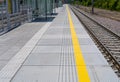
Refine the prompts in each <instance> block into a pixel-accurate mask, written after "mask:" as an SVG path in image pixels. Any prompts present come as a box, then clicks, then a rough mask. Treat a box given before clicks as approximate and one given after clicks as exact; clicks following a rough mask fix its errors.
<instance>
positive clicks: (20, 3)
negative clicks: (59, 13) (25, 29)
mask: <svg viewBox="0 0 120 82" xmlns="http://www.w3.org/2000/svg"><path fill="white" fill-rule="evenodd" d="M2 1H3V2H0V34H3V33H5V32H7V31H9V30H11V29H13V28H15V27H17V26H19V25H21V23H23V22H25V21H32V20H34V19H36V18H47V17H48V16H50V15H51V14H52V13H55V11H54V10H55V8H56V7H57V6H56V4H57V2H56V0H2ZM60 1H61V0H60ZM58 2H59V0H58Z"/></svg>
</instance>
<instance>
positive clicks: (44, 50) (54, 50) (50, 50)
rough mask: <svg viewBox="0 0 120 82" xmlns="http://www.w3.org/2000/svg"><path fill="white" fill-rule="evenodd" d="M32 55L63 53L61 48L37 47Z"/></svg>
mask: <svg viewBox="0 0 120 82" xmlns="http://www.w3.org/2000/svg"><path fill="white" fill-rule="evenodd" d="M32 53H61V46H36V47H35V48H34V50H33V51H32Z"/></svg>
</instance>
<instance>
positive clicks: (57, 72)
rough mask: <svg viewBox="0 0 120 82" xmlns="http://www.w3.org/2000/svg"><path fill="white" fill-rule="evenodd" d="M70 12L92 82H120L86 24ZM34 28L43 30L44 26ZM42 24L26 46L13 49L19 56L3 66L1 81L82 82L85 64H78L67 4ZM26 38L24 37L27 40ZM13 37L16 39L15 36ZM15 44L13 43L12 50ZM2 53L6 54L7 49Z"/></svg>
mask: <svg viewBox="0 0 120 82" xmlns="http://www.w3.org/2000/svg"><path fill="white" fill-rule="evenodd" d="M69 10H70V9H69ZM70 12H71V17H72V20H73V24H74V27H75V31H76V34H77V37H78V40H79V43H80V47H81V50H82V55H83V57H84V61H85V63H86V67H87V70H88V74H89V77H90V82H120V80H119V78H118V77H117V76H116V74H115V73H114V71H113V70H112V68H111V67H110V66H109V64H108V63H107V61H106V60H105V58H104V57H103V55H102V54H101V52H100V51H99V49H98V48H97V46H96V45H95V43H94V42H93V41H92V39H91V37H90V36H89V35H88V33H87V32H86V30H85V29H84V27H83V26H82V24H81V23H80V22H79V20H78V19H77V17H76V16H75V15H74V13H73V12H72V11H71V10H70ZM34 25H38V27H40V25H41V23H34ZM34 25H33V26H34ZM42 25H44V26H43V27H42V28H41V29H39V31H36V34H35V33H34V34H33V35H34V36H33V37H32V38H31V39H29V40H27V41H28V42H27V43H26V44H25V45H24V46H22V47H21V48H20V49H19V48H18V49H16V48H15V47H14V48H13V51H14V49H16V52H17V53H16V55H15V56H11V58H12V59H9V60H10V61H9V62H5V63H6V66H5V65H4V64H2V65H3V66H2V67H3V68H2V69H1V71H0V82H79V79H80V78H79V77H78V71H77V69H76V68H77V67H80V68H81V69H83V70H84V66H83V65H82V64H81V63H80V64H78V65H76V58H75V56H74V55H75V53H74V49H73V43H72V39H73V38H72V37H71V31H70V25H69V20H68V13H67V11H66V5H64V6H63V7H61V8H59V14H58V15H57V16H56V18H55V19H54V20H53V21H52V22H47V23H46V24H45V23H44V24H42ZM32 31H33V29H32ZM16 33H17V31H16ZM28 33H29V32H28ZM12 35H13V34H12ZM25 35H26V36H27V33H26V34H25ZM25 35H24V36H23V37H24V38H25V39H26V36H25ZM8 36H9V34H8V35H6V36H5V35H4V36H2V37H0V41H2V40H4V39H2V38H5V37H8ZM9 37H10V36H9ZM11 37H13V39H14V36H11ZM16 37H17V35H16ZM18 38H19V37H18ZM7 39H8V38H7ZM21 39H22V36H21ZM16 42H17V41H16ZM20 42H22V41H20ZM4 44H5V45H7V43H4ZM8 44H9V43H8ZM1 45H2V43H1ZM11 45H14V43H13V44H11ZM11 45H10V44H9V46H10V47H11ZM6 48H7V50H10V49H9V48H8V47H6ZM1 50H2V48H1ZM17 50H18V51H17ZM2 51H4V52H1V53H5V51H6V50H2ZM8 55H9V53H8ZM6 56H7V55H6ZM6 56H4V58H7V57H6ZM0 63H4V62H0ZM84 79H86V78H84Z"/></svg>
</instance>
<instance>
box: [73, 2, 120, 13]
mask: <svg viewBox="0 0 120 82" xmlns="http://www.w3.org/2000/svg"><path fill="white" fill-rule="evenodd" d="M73 3H74V4H80V5H84V6H91V4H92V0H74V2H73ZM94 6H95V7H97V8H103V9H109V10H117V11H120V0H94Z"/></svg>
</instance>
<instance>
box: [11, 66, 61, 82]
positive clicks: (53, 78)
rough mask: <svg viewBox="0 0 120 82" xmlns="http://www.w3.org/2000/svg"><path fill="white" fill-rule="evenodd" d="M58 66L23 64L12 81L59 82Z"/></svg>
mask: <svg viewBox="0 0 120 82" xmlns="http://www.w3.org/2000/svg"><path fill="white" fill-rule="evenodd" d="M58 76H59V67H58V66H23V67H22V68H21V69H20V70H19V71H18V73H17V74H16V76H15V77H14V78H13V80H12V81H11V82H58Z"/></svg>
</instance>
